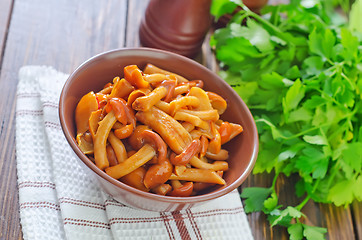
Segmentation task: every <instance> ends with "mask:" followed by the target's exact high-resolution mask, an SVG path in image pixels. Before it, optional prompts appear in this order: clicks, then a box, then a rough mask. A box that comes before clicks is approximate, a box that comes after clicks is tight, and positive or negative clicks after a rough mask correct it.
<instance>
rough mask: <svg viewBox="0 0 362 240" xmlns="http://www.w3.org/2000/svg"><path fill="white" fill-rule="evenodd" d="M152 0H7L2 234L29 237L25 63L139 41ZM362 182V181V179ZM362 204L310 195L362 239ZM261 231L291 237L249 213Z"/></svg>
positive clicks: (318, 209)
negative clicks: (25, 225) (18, 128)
mask: <svg viewBox="0 0 362 240" xmlns="http://www.w3.org/2000/svg"><path fill="white" fill-rule="evenodd" d="M147 2H148V1H147V0H108V1H89V0H77V1H74V0H31V1H29V0H0V124H1V127H0V149H1V150H0V240H5V239H22V233H21V226H20V221H19V204H18V189H17V175H16V152H15V106H16V86H17V81H18V79H17V75H18V70H19V68H20V67H21V66H23V65H51V66H53V67H55V68H56V69H57V70H60V71H63V72H66V73H70V72H72V71H73V70H74V69H75V68H76V67H77V66H78V65H79V64H81V63H82V62H83V61H84V60H86V59H88V58H89V57H91V56H93V55H95V54H98V53H101V52H103V51H106V50H110V49H115V48H121V47H137V46H139V45H140V44H139V40H138V25H139V22H140V20H141V18H142V16H143V13H144V10H145V8H146V6H147ZM270 2H276V1H270ZM196 60H197V61H199V62H201V63H203V64H204V65H206V66H207V67H209V68H210V69H212V70H215V71H216V69H217V63H216V61H215V59H214V57H213V54H212V52H211V51H210V49H209V47H208V45H207V43H205V44H204V46H203V52H202V53H201V54H200V55H199V56H198V57H197V58H196ZM270 181H271V178H270V176H267V175H256V176H250V177H249V178H248V179H247V181H246V182H245V183H244V184H243V186H242V187H245V186H269V185H270ZM278 186H283V187H282V189H280V192H281V195H282V198H283V200H284V201H285V202H286V203H295V202H296V199H295V198H294V197H293V196H294V192H293V191H294V189H293V184H292V183H289V182H285V179H283V178H281V179H279V180H278ZM361 187H362V186H361ZM361 210H362V204H361V203H354V204H353V205H352V207H348V208H343V207H333V206H332V205H326V204H314V203H311V202H309V203H308V204H307V206H306V207H305V208H304V209H303V212H304V213H306V215H307V216H308V217H309V218H308V219H307V220H306V221H307V222H308V223H310V224H313V225H317V226H321V227H327V228H328V235H327V237H328V239H347V240H349V239H362V211H361ZM248 218H249V222H250V226H251V228H252V231H253V234H254V237H255V239H278V240H279V239H287V238H288V237H287V236H288V235H287V233H286V231H285V229H281V228H274V229H270V227H269V225H268V223H267V221H266V219H265V217H264V216H263V215H262V214H259V213H256V214H250V215H249V216H248Z"/></svg>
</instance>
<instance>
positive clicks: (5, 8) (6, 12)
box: [0, 0, 13, 69]
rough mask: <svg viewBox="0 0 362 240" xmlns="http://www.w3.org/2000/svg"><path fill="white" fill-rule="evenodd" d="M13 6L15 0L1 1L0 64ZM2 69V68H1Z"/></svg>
mask: <svg viewBox="0 0 362 240" xmlns="http://www.w3.org/2000/svg"><path fill="white" fill-rule="evenodd" d="M12 7H13V0H1V1H0V66H1V62H2V61H1V60H2V56H3V51H4V48H5V40H6V36H7V33H8V27H9V24H10V16H11V12H12ZM0 69H1V68H0Z"/></svg>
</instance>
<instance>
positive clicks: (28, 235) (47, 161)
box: [16, 66, 253, 240]
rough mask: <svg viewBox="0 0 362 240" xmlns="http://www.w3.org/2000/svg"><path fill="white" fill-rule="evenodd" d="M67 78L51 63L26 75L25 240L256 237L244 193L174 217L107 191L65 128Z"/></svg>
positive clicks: (21, 137)
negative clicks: (62, 102)
mask: <svg viewBox="0 0 362 240" xmlns="http://www.w3.org/2000/svg"><path fill="white" fill-rule="evenodd" d="M67 77H68V75H67V74H64V73H61V72H58V71H56V70H55V69H54V68H52V67H48V66H24V67H22V68H21V69H20V71H19V83H18V89H17V109H16V158H17V171H18V187H19V204H20V218H21V225H22V231H23V236H24V239H37V240H38V239H47V240H48V239H87V240H89V239H102V240H103V239H157V240H158V239H237V240H243V239H245V240H249V239H253V237H252V234H251V230H250V227H249V224H248V221H247V218H246V215H245V212H244V209H243V206H242V203H241V201H240V197H239V194H238V192H237V191H236V190H235V191H233V192H231V193H229V194H227V195H225V196H223V197H221V198H219V199H216V200H213V201H210V202H208V203H205V204H203V205H201V206H196V207H193V208H191V209H189V210H183V211H173V212H151V211H144V210H139V209H133V208H130V207H127V206H125V205H123V204H121V203H119V202H117V201H116V200H114V199H112V197H110V196H109V195H108V194H106V193H104V192H103V191H102V190H101V189H100V187H99V185H98V183H97V181H96V180H95V179H93V178H92V176H91V175H89V174H87V173H86V172H85V170H83V166H81V165H80V164H81V163H80V162H79V160H78V159H77V156H76V155H75V154H74V153H73V151H72V149H71V148H70V146H69V145H68V143H67V141H66V139H65V137H64V135H63V132H62V129H61V126H60V122H59V116H58V101H59V96H60V93H61V90H62V87H63V85H64V83H65V81H66V79H67Z"/></svg>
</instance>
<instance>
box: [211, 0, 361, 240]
mask: <svg viewBox="0 0 362 240" xmlns="http://www.w3.org/2000/svg"><path fill="white" fill-rule="evenodd" d="M325 2H328V1H325ZM325 2H324V1H298V0H292V1H291V3H290V4H286V5H283V4H280V5H276V6H267V7H265V8H264V9H263V11H262V15H261V16H260V15H257V14H255V13H254V12H252V11H250V10H249V9H248V8H247V7H246V6H245V5H244V4H243V3H242V1H241V0H214V1H213V4H212V8H211V12H212V14H213V15H214V16H215V18H216V19H218V18H219V17H221V16H222V15H223V14H225V13H231V12H233V11H234V9H235V8H236V7H237V6H239V7H241V10H240V11H238V12H237V13H236V14H235V15H234V16H233V17H232V19H231V21H230V22H229V23H228V25H227V26H226V27H224V28H221V29H218V30H217V31H215V33H214V35H213V36H212V38H211V41H210V44H211V46H212V47H213V48H214V50H215V54H216V57H217V59H218V60H219V62H220V66H221V68H222V69H223V70H222V71H221V72H220V75H221V77H223V78H224V79H225V81H226V82H228V83H229V84H230V85H231V86H232V87H233V88H234V90H235V91H236V92H237V93H238V94H239V95H240V96H241V98H242V99H243V100H244V101H245V102H246V103H247V105H248V106H249V108H250V109H251V111H252V113H253V115H254V117H255V120H256V123H257V127H258V131H259V136H260V138H259V142H260V149H259V156H258V160H257V162H256V165H255V167H254V171H253V172H254V174H257V173H263V172H268V173H270V172H273V173H274V174H275V177H274V181H273V184H272V186H271V187H270V188H258V187H252V188H246V189H244V190H243V193H242V194H241V197H242V198H245V199H246V200H245V210H246V211H247V212H254V211H263V212H264V213H265V214H267V216H268V219H269V221H270V223H271V226H275V225H282V226H285V227H287V228H288V233H289V234H290V237H291V239H303V238H306V239H323V238H324V235H325V233H326V229H324V228H319V227H314V226H308V225H305V224H303V223H302V222H301V218H302V217H303V216H304V215H303V214H302V213H301V212H300V211H301V209H302V208H303V206H304V205H305V204H306V203H307V202H308V200H310V199H312V200H313V201H315V202H321V203H333V204H335V205H336V206H341V205H344V206H348V205H349V204H350V203H351V202H352V201H353V200H358V201H362V188H361V186H362V174H361V172H362V126H361V123H362V120H361V119H362V45H361V43H362V37H361V35H360V34H356V33H354V32H351V30H349V29H348V28H346V27H345V26H346V24H347V23H346V21H344V20H343V18H342V17H341V16H339V15H337V13H336V12H334V11H329V10H328V9H331V7H330V6H326V5H325V4H326V3H325ZM357 4H359V6H360V4H361V3H360V2H359V0H358V3H357V2H356V3H355V5H357ZM352 11H357V10H353V9H352ZM353 18H357V20H354V21H355V22H358V24H360V16H359V15H358V16H356V14H355V15H354V17H353ZM280 174H284V175H286V176H287V177H289V176H291V175H292V174H298V175H299V181H298V182H297V184H296V195H297V196H298V197H302V196H304V200H303V201H302V202H301V203H300V204H299V205H298V206H295V207H292V206H287V207H285V206H282V205H280V204H278V196H277V193H276V190H275V182H276V179H277V178H278V176H279V175H280Z"/></svg>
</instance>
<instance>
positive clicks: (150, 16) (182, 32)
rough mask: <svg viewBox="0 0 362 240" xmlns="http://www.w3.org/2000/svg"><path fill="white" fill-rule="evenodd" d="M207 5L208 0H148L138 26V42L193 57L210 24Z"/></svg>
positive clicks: (209, 0) (209, 1)
mask: <svg viewBox="0 0 362 240" xmlns="http://www.w3.org/2000/svg"><path fill="white" fill-rule="evenodd" d="M210 6H211V0H150V2H149V4H148V6H147V9H146V12H145V15H144V18H143V19H142V21H141V25H140V28H139V36H140V41H141V44H142V45H143V46H145V47H152V48H158V49H164V50H168V51H171V52H175V53H178V54H181V55H184V56H187V57H190V58H192V57H195V56H196V55H197V54H198V53H199V51H200V50H201V45H202V43H203V41H204V38H205V35H206V33H207V31H208V29H209V27H210V25H211V15H210Z"/></svg>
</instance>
